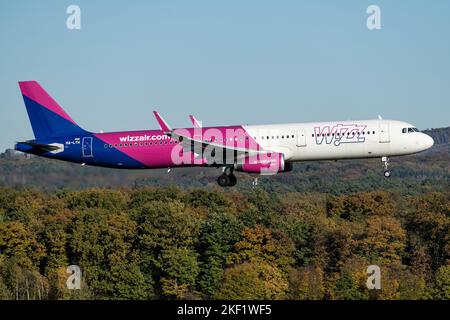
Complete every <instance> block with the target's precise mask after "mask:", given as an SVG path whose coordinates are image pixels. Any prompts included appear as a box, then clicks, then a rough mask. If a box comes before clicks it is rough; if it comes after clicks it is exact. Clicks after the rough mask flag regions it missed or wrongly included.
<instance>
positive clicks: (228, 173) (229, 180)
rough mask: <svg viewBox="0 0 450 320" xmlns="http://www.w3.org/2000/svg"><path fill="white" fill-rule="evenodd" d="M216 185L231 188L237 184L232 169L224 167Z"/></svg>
mask: <svg viewBox="0 0 450 320" xmlns="http://www.w3.org/2000/svg"><path fill="white" fill-rule="evenodd" d="M217 183H218V184H219V186H221V187H233V186H235V185H236V183H237V179H236V176H235V175H234V174H233V168H232V167H226V168H224V170H223V173H222V175H220V176H219V177H218V178H217Z"/></svg>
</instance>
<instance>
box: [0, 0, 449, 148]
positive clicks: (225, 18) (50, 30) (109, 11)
mask: <svg viewBox="0 0 450 320" xmlns="http://www.w3.org/2000/svg"><path fill="white" fill-rule="evenodd" d="M71 4H76V5H79V6H80V8H81V26H82V29H81V30H79V31H77V30H74V31H69V30H68V29H67V28H66V19H67V16H68V15H67V14H66V8H67V7H68V6H69V5H71ZM370 4H376V5H378V6H380V8H381V19H382V29H381V30H377V31H369V30H368V29H367V28H366V18H367V16H368V15H367V14H366V8H367V7H368V6H369V5H370ZM449 17H450V1H445V0H442V1H441V0H436V1H406V0H405V1H400V0H399V1H377V0H372V1H364V0H354V1H335V0H329V1H325V0H324V1H262V0H259V1H234V0H228V1H195V0H192V1H168V0H166V1H152V0H150V1H137V0H135V1H122V0H120V1H119V0H118V1H100V0H95V1H94V0H89V1H87V0H78V1H77V0H71V1H62V0H54V1H25V0H15V1H6V0H0V49H1V50H0V93H1V94H0V150H3V149H5V148H7V147H12V146H13V143H14V141H18V140H22V139H29V138H32V137H33V136H32V131H31V126H30V124H29V122H28V117H27V115H26V111H25V107H24V105H23V101H22V98H21V95H20V91H19V89H18V85H17V81H19V80H37V81H39V82H40V83H41V85H42V86H43V87H44V88H46V89H47V91H48V92H49V93H50V94H51V95H52V96H53V97H54V98H55V100H56V101H58V102H59V103H60V105H62V106H63V108H64V109H65V110H66V111H67V113H68V114H70V115H71V116H72V118H74V120H75V121H77V122H78V123H79V124H80V125H81V126H82V127H84V128H85V129H88V130H92V131H100V130H104V131H115V130H128V129H147V128H148V129H151V128H157V124H156V122H155V120H154V119H153V116H152V113H151V111H152V110H154V109H157V110H159V111H160V112H161V113H162V114H163V116H165V118H166V120H167V121H168V122H169V123H170V124H171V125H173V126H174V127H182V126H188V125H189V124H190V123H189V122H188V118H187V116H188V114H190V113H193V114H195V115H196V116H197V117H198V118H199V119H201V120H202V121H203V124H204V125H220V124H241V123H244V124H245V123H249V124H263V123H283V122H302V121H322V120H323V121H325V120H346V119H365V118H375V117H376V116H377V115H378V114H381V115H383V117H384V118H393V119H399V120H405V121H409V122H411V123H414V124H415V125H417V126H418V127H419V128H421V129H424V128H430V127H443V126H449V125H450V19H449Z"/></svg>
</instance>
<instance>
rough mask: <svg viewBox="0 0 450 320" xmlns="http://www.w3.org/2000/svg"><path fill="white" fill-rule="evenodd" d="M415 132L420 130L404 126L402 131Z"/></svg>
mask: <svg viewBox="0 0 450 320" xmlns="http://www.w3.org/2000/svg"><path fill="white" fill-rule="evenodd" d="M413 132H420V131H419V129H417V128H403V129H402V133H413Z"/></svg>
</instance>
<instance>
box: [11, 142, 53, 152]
mask: <svg viewBox="0 0 450 320" xmlns="http://www.w3.org/2000/svg"><path fill="white" fill-rule="evenodd" d="M20 145H24V146H28V147H31V148H32V149H34V150H35V151H39V152H52V151H56V150H59V149H60V147H58V146H55V145H51V144H42V143H35V142H29V141H23V142H17V143H16V150H20V148H19V146H20Z"/></svg>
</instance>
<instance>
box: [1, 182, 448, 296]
mask: <svg viewBox="0 0 450 320" xmlns="http://www.w3.org/2000/svg"><path fill="white" fill-rule="evenodd" d="M449 226H450V193H449V192H431V193H426V194H422V195H409V196H405V195H401V194H396V193H388V192H382V191H376V192H365V193H357V194H349V195H326V194H321V193H306V194H305V193H297V192H286V193H268V192H266V191H264V190H262V189H259V188H255V189H253V190H251V191H245V192H238V191H222V190H209V191H207V190H204V189H189V190H182V189H179V188H174V187H170V188H152V187H147V188H135V189H118V190H113V189H88V190H82V191H58V192H48V193H44V192H41V191H38V190H36V189H23V190H14V189H11V188H2V189H0V298H3V299H214V298H220V299H449V298H450V264H449V262H450V260H449V253H450V242H449V237H450V233H449ZM374 264H375V265H378V266H379V267H380V268H381V290H368V289H367V287H366V280H367V277H368V275H367V274H366V269H367V267H368V266H369V265H374ZM69 265H78V266H79V267H80V268H81V270H82V284H81V289H80V290H68V289H67V286H66V280H67V277H68V274H67V273H66V268H67V266H69Z"/></svg>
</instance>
